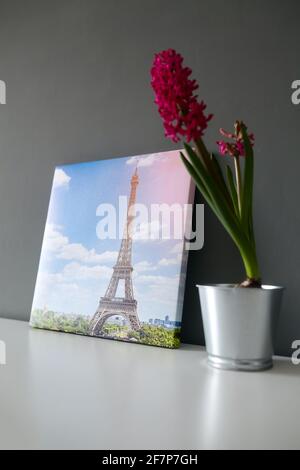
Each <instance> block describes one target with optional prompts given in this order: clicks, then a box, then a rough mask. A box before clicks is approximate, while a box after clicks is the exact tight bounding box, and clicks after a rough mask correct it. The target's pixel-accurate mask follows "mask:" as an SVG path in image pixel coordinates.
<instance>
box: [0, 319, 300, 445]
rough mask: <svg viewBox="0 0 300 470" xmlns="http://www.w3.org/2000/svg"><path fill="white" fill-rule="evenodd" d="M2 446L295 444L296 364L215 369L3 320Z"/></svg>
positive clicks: (198, 351) (299, 423) (197, 352)
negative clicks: (257, 370) (245, 369)
mask: <svg viewBox="0 0 300 470" xmlns="http://www.w3.org/2000/svg"><path fill="white" fill-rule="evenodd" d="M0 340H3V341H5V342H6V348H7V364H6V365H5V366H3V365H2V366H0V448H1V449H146V450H150V449H232V448H233V449H239V448H242V449H247V448H250V449H253V448H254V449H258V448H263V449H264V448H268V449H270V448H280V449H283V448H292V449H293V448H300V398H299V397H300V366H293V365H292V363H291V362H290V360H288V359H279V358H277V359H276V360H275V367H274V369H273V370H271V371H267V372H262V373H244V372H243V373H241V372H226V371H218V370H214V369H212V368H210V367H209V366H208V365H207V364H206V354H205V351H204V350H203V348H201V347H198V346H190V345H183V346H182V347H181V349H179V350H168V349H161V348H155V347H150V346H142V345H139V344H126V343H121V342H117V341H110V340H104V339H98V338H88V337H82V336H75V335H71V334H64V333H56V332H50V331H42V330H34V329H31V328H30V327H29V326H28V324H27V323H25V322H20V321H13V320H4V319H0Z"/></svg>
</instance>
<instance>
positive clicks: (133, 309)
mask: <svg viewBox="0 0 300 470" xmlns="http://www.w3.org/2000/svg"><path fill="white" fill-rule="evenodd" d="M130 184H131V190H130V197H129V203H128V210H127V220H126V225H125V229H124V237H123V240H122V243H121V246H120V251H119V254H118V259H117V262H116V264H115V266H114V267H113V274H112V277H111V279H110V281H109V284H108V287H107V290H106V293H105V295H104V297H102V298H101V300H100V302H99V306H98V308H97V311H96V313H95V315H94V317H93V319H92V322H91V328H90V334H91V335H92V336H101V332H102V328H103V325H104V323H105V321H106V320H108V319H109V318H110V317H112V316H116V315H121V316H122V317H123V318H124V319H126V320H127V322H128V323H129V325H130V327H131V329H132V330H136V331H138V330H140V329H141V324H140V321H139V317H138V312H137V301H136V300H135V298H134V293H133V284H132V271H133V267H132V260H131V257H132V256H131V255H132V233H133V222H134V211H135V201H136V191H137V186H138V184H139V177H138V172H137V168H136V170H135V172H134V174H133V176H132V178H131V183H130ZM122 281H123V282H124V286H125V289H124V296H123V297H117V296H116V294H117V290H118V286H119V284H120V283H121V282H122Z"/></svg>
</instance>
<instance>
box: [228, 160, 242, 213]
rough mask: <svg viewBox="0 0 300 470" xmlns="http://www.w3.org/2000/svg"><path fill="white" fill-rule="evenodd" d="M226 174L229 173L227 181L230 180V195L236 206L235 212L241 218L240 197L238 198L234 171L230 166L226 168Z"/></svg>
mask: <svg viewBox="0 0 300 470" xmlns="http://www.w3.org/2000/svg"><path fill="white" fill-rule="evenodd" d="M226 173H227V180H228V185H229V190H230V195H231V199H232V202H233V205H234V210H235V213H236V216H237V217H239V203H238V197H237V192H236V186H235V182H234V178H233V174H232V170H231V168H230V166H229V165H227V166H226Z"/></svg>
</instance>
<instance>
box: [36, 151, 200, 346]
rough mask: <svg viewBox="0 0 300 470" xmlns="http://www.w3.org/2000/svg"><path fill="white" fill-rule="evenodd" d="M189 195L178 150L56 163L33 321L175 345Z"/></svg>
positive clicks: (50, 326)
mask: <svg viewBox="0 0 300 470" xmlns="http://www.w3.org/2000/svg"><path fill="white" fill-rule="evenodd" d="M193 196H194V186H193V184H192V181H191V178H190V176H189V175H188V173H187V172H186V170H185V168H184V166H183V164H182V162H181V161H180V158H179V151H171V152H163V153H156V154H149V155H142V156H137V157H122V158H114V159H109V160H100V161H96V162H90V163H78V164H70V165H63V166H59V167H57V168H56V169H55V173H54V179H53V185H52V191H51V197H50V203H49V210H48V216H47V223H46V228H45V233H44V239H43V245H42V252H41V257H40V263H39V270H38V275H37V280H36V287H35V293H34V299H33V305H32V311H31V319H30V324H31V326H33V327H36V328H46V329H50V330H56V331H63V332H69V333H76V334H82V335H89V336H97V337H102V338H109V339H116V340H121V341H129V342H137V343H142V344H149V345H156V346H163V347H169V348H174V347H178V346H179V343H180V327H181V317H182V307H183V295H184V284H185V275H186V265H187V253H188V251H187V250H186V249H185V236H186V235H187V233H188V232H190V230H191V216H192V214H191V207H192V200H193Z"/></svg>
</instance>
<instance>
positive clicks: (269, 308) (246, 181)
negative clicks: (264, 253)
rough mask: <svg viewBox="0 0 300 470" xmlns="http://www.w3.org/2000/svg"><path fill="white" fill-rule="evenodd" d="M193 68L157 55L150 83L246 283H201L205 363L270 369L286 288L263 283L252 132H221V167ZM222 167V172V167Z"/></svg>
mask: <svg viewBox="0 0 300 470" xmlns="http://www.w3.org/2000/svg"><path fill="white" fill-rule="evenodd" d="M190 75H191V69H189V68H188V67H185V66H184V65H183V58H182V56H181V55H180V54H178V53H177V52H176V51H175V50H173V49H168V50H166V51H162V52H160V53H158V54H156V55H155V58H154V62H153V66H152V69H151V85H152V88H153V90H154V93H155V103H156V104H157V106H158V110H159V114H160V116H161V117H162V119H163V124H164V128H165V135H166V137H169V138H171V139H172V140H173V141H174V142H179V141H181V140H183V142H184V149H185V151H184V152H180V155H181V159H182V162H183V164H184V165H185V167H186V169H187V171H188V172H189V173H190V175H191V176H192V178H193V180H194V182H195V184H196V186H197V187H198V189H199V190H200V192H201V194H202V196H203V197H204V199H205V201H206V203H207V204H208V205H209V206H210V208H211V209H212V211H213V212H214V213H215V215H216V217H217V218H218V219H219V221H220V222H221V224H222V225H223V227H224V228H225V230H226V231H227V232H228V233H229V235H230V237H231V238H232V240H233V242H234V243H235V245H236V247H237V249H238V250H239V253H240V255H241V258H242V261H243V264H244V267H245V273H246V279H245V280H244V281H243V282H241V283H240V284H231V285H225V284H215V285H201V286H198V288H199V294H200V302H201V309H202V317H203V324H204V333H205V340H206V348H207V352H208V361H209V363H210V364H211V365H213V366H215V367H218V368H223V369H236V370H263V369H267V368H270V367H272V355H273V339H274V332H275V327H276V323H277V319H278V315H279V311H280V305H281V298H282V293H283V288H282V287H278V286H269V285H263V284H262V281H261V275H260V270H259V264H258V260H257V254H256V245H255V236H254V228H253V217H252V199H253V169H254V155H253V146H254V135H253V134H252V133H249V132H248V130H247V127H246V125H245V124H244V122H242V121H236V122H235V124H234V130H233V132H232V133H228V132H226V131H224V130H223V129H220V133H221V135H222V140H219V141H217V144H218V147H219V152H220V154H221V155H223V156H224V157H226V156H228V157H229V160H228V163H225V165H220V163H219V161H218V159H217V158H216V156H215V155H214V154H213V153H211V152H209V151H208V149H207V147H206V145H205V143H204V141H203V135H204V132H205V130H206V129H207V126H208V123H209V122H210V120H211V119H212V117H213V115H212V114H205V110H206V105H205V103H204V102H203V101H199V99H198V96H197V95H196V94H195V91H196V90H197V89H198V85H197V83H196V81H195V80H192V79H191V78H190ZM222 167H224V170H223V168H222Z"/></svg>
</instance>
